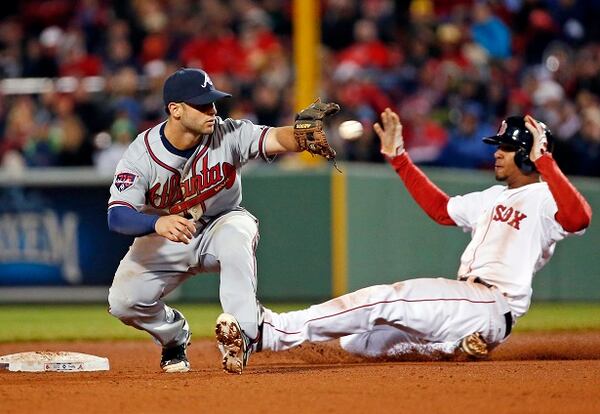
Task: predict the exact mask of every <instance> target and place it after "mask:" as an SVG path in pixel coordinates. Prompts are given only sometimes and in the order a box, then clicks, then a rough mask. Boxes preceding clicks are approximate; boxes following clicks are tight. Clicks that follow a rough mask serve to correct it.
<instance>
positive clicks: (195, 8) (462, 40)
mask: <svg viewBox="0 0 600 414" xmlns="http://www.w3.org/2000/svg"><path fill="white" fill-rule="evenodd" d="M292 8H293V5H292V1H291V0H286V1H279V0H121V1H118V0H114V1H110V0H39V1H33V0H20V1H18V2H9V3H6V2H5V3H4V4H2V5H1V6H0V11H1V13H2V15H1V18H0V77H1V78H2V79H7V78H11V79H12V78H60V77H73V78H74V79H76V80H77V79H83V78H85V77H95V76H97V77H101V78H102V79H103V80H104V83H103V87H102V88H101V89H100V90H91V89H90V88H89V87H86V84H85V83H84V82H74V83H73V84H72V85H73V86H72V87H71V88H62V89H61V88H57V87H50V88H45V89H44V90H43V91H39V92H38V93H15V91H14V90H12V92H6V91H5V92H4V93H2V94H0V163H1V164H2V166H3V168H18V167H24V166H33V167H35V166H79V165H90V166H91V165H94V166H96V168H98V170H99V171H101V172H103V173H107V174H110V173H112V172H114V167H115V165H116V162H117V161H118V159H119V158H120V157H121V155H122V153H123V151H124V150H125V148H126V147H127V145H128V144H129V142H131V140H132V139H134V138H135V136H136V135H137V133H139V132H140V131H142V130H144V129H146V128H148V127H150V126H152V125H154V124H156V123H157V122H159V121H161V120H162V119H164V118H165V113H164V108H163V103H162V83H163V81H164V79H165V77H166V76H168V75H169V74H170V73H172V72H173V71H174V70H176V69H177V68H179V67H181V66H189V67H200V68H203V69H205V70H206V71H207V72H209V74H210V75H211V77H212V79H213V82H214V83H215V86H216V87H217V88H219V89H221V90H225V91H229V92H231V93H232V94H233V98H232V99H226V100H223V101H222V102H220V103H219V105H218V110H219V114H220V115H221V116H223V117H227V116H231V117H235V118H247V119H251V120H252V121H254V122H256V123H258V124H266V125H285V124H290V123H291V122H292V120H293V116H294V113H295V109H296V108H295V105H294V96H293V82H294V76H295V73H294V66H293V54H292V37H291V36H292ZM320 11H321V16H322V21H321V48H320V51H319V54H320V56H319V59H318V62H316V64H318V65H320V69H321V80H320V84H321V90H320V95H321V97H322V99H323V100H327V101H335V102H338V103H340V105H341V106H342V108H343V110H342V111H341V112H340V113H339V114H338V115H336V116H335V117H334V119H333V120H332V122H331V123H330V124H329V125H328V130H329V136H330V137H331V139H332V140H333V141H334V146H335V147H336V148H337V149H338V150H339V153H340V158H342V159H345V160H349V161H367V162H381V161H382V160H383V159H382V157H381V155H380V154H379V151H378V149H379V148H378V145H377V142H376V139H375V137H374V136H373V131H372V128H371V125H372V124H373V123H374V122H377V120H378V118H379V114H380V113H381V111H382V110H383V109H384V108H385V107H387V106H389V107H391V108H393V109H394V110H396V111H397V112H398V113H399V114H400V117H401V120H402V122H403V125H404V135H405V140H406V147H407V149H408V151H409V153H410V154H411V156H412V158H413V159H414V160H415V161H416V162H418V163H420V164H426V165H438V166H446V167H456V168H488V167H490V166H491V164H492V163H493V160H492V154H493V151H494V149H493V147H490V146H486V145H484V144H482V143H481V137H483V136H488V135H493V134H494V133H495V132H496V130H497V128H498V125H499V122H500V121H501V120H502V119H503V118H505V117H506V116H508V115H515V114H531V115H533V116H534V117H536V118H538V119H540V120H543V121H544V122H545V123H546V124H547V125H548V127H549V128H550V130H551V131H552V133H553V136H554V139H555V158H556V159H557V160H558V162H559V165H560V166H561V167H562V168H563V171H565V172H566V173H568V174H576V175H589V176H600V25H598V23H597V20H598V17H599V16H600V0H496V1H493V0H488V1H483V0H396V1H393V0H362V1H359V0H321V2H320ZM347 119H357V120H359V121H361V122H362V123H363V124H364V126H365V135H364V136H363V137H362V138H361V139H358V140H355V141H345V140H342V139H341V138H340V137H339V136H338V134H337V128H336V126H337V125H338V124H339V123H340V122H342V121H344V120H347Z"/></svg>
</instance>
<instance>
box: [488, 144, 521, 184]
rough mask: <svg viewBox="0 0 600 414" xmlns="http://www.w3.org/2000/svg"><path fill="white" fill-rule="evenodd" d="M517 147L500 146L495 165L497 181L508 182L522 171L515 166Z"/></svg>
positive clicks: (495, 155)
mask: <svg viewBox="0 0 600 414" xmlns="http://www.w3.org/2000/svg"><path fill="white" fill-rule="evenodd" d="M515 151H516V149H515V147H512V146H510V145H500V146H498V149H497V150H496V152H495V153H494V158H495V163H494V172H495V173H496V180H497V181H506V180H508V179H509V178H511V177H514V176H515V175H516V174H521V171H520V170H519V168H518V167H517V165H516V164H515V153H516V152H515Z"/></svg>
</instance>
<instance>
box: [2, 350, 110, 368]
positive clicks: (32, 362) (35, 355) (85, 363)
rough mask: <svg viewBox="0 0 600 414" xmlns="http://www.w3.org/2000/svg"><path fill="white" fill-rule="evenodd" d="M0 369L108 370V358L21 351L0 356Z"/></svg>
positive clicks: (72, 353)
mask: <svg viewBox="0 0 600 414" xmlns="http://www.w3.org/2000/svg"><path fill="white" fill-rule="evenodd" d="M0 369H4V370H8V371H15V372H19V371H20V372H50V371H51V372H86V371H108V370H109V363H108V358H103V357H98V356H95V355H89V354H82V353H79V352H63V351H59V352H40V351H37V352H21V353H18V354H10V355H4V356H0Z"/></svg>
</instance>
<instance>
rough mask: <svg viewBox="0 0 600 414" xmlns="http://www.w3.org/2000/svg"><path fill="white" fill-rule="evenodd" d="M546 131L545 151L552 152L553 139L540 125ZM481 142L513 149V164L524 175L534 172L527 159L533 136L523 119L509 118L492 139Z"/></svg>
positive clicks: (520, 117) (547, 130) (533, 166)
mask: <svg viewBox="0 0 600 414" xmlns="http://www.w3.org/2000/svg"><path fill="white" fill-rule="evenodd" d="M541 125H542V126H543V127H544V130H545V131H546V138H547V139H548V148H547V151H549V152H552V144H553V137H552V133H551V132H550V130H549V129H548V127H547V126H546V125H545V124H544V123H541ZM483 142H485V143H486V144H492V145H508V146H511V147H514V148H515V152H516V153H515V164H516V165H517V167H519V169H520V170H521V171H523V172H524V173H525V174H529V173H531V172H533V171H535V165H534V164H533V162H531V160H530V159H529V153H530V152H531V147H532V146H533V135H532V134H531V132H529V130H528V129H527V127H526V126H525V118H524V117H522V116H509V117H508V118H506V119H505V120H504V121H502V124H500V129H498V133H497V134H496V135H494V136H493V137H486V138H483Z"/></svg>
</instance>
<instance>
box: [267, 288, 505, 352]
mask: <svg viewBox="0 0 600 414" xmlns="http://www.w3.org/2000/svg"><path fill="white" fill-rule="evenodd" d="M509 310H510V309H509V306H508V304H507V302H506V300H505V299H504V297H503V296H502V294H501V293H500V291H499V290H498V289H496V288H488V287H486V286H484V285H482V284H479V283H473V282H461V281H457V280H450V279H444V278H438V279H433V278H424V279H412V280H407V281H403V282H398V283H394V284H392V285H377V286H371V287H367V288H364V289H360V290H358V291H355V292H352V293H348V294H346V295H343V296H340V297H338V298H335V299H332V300H330V301H328V302H324V303H321V304H318V305H313V306H311V307H309V308H307V309H303V310H299V311H293V312H286V313H280V314H278V313H275V312H272V311H271V310H269V309H265V314H264V317H265V319H264V326H263V343H262V347H263V349H269V350H273V351H281V350H285V349H289V348H293V347H295V346H297V345H300V344H301V343H303V342H305V341H309V342H321V341H328V340H331V339H336V338H341V340H340V344H341V346H342V348H344V349H345V350H347V351H349V352H352V353H355V354H359V355H365V356H391V355H394V354H399V353H404V352H415V351H417V352H420V351H424V352H432V351H441V352H448V353H451V352H453V351H454V349H455V348H456V346H457V342H458V341H459V340H460V339H461V338H463V337H465V336H467V335H470V334H472V333H475V332H479V333H481V334H482V336H483V338H484V339H485V340H486V342H487V343H488V344H489V345H491V346H492V347H493V346H495V345H497V344H499V343H500V342H502V341H503V340H504V337H505V332H506V321H505V318H504V314H505V313H506V312H508V311H509Z"/></svg>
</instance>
